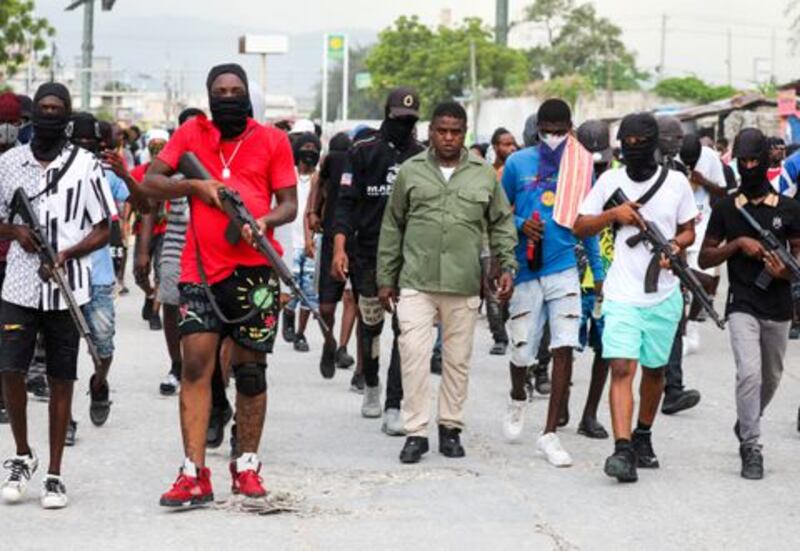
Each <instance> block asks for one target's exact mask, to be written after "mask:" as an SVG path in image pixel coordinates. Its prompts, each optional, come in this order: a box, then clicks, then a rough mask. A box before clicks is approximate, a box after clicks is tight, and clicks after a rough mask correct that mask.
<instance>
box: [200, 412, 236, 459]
mask: <svg viewBox="0 0 800 551" xmlns="http://www.w3.org/2000/svg"><path fill="white" fill-rule="evenodd" d="M232 417H233V410H232V409H231V405H230V404H229V403H226V404H225V405H224V406H222V407H218V406H214V407H212V408H211V417H209V420H208V432H206V447H207V448H211V449H216V448H219V447H220V446H221V445H222V441H223V440H224V439H225V425H227V424H228V423H229V422H230V420H231V418H232Z"/></svg>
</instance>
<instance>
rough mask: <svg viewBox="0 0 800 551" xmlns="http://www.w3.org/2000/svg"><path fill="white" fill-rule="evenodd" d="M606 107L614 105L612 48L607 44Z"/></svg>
mask: <svg viewBox="0 0 800 551" xmlns="http://www.w3.org/2000/svg"><path fill="white" fill-rule="evenodd" d="M606 107H608V108H609V109H611V108H612V107H614V69H613V67H612V64H611V50H610V48H609V47H608V44H606Z"/></svg>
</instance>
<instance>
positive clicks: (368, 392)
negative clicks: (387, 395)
mask: <svg viewBox="0 0 800 551" xmlns="http://www.w3.org/2000/svg"><path fill="white" fill-rule="evenodd" d="M381 413H382V408H381V385H378V386H376V387H374V388H373V387H367V388H365V389H364V401H363V402H362V403H361V415H362V416H364V417H366V418H367V419H377V418H378V417H380V416H381Z"/></svg>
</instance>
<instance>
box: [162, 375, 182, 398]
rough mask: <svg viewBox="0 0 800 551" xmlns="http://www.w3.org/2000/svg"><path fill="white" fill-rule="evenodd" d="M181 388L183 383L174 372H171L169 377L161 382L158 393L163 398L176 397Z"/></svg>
mask: <svg viewBox="0 0 800 551" xmlns="http://www.w3.org/2000/svg"><path fill="white" fill-rule="evenodd" d="M180 387H181V382H180V381H179V380H178V378H177V377H176V376H175V375H173V374H172V372H170V373H167V376H166V377H164V380H163V381H161V384H160V385H158V391H159V392H160V393H161V395H162V396H174V395H175V393H177V392H178V390H179V389H180Z"/></svg>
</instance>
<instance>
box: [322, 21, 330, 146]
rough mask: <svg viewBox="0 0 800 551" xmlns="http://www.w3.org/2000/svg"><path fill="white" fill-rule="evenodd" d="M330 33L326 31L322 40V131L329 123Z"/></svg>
mask: <svg viewBox="0 0 800 551" xmlns="http://www.w3.org/2000/svg"><path fill="white" fill-rule="evenodd" d="M329 40H330V35H329V34H328V33H325V37H324V38H323V40H322V133H323V134H324V133H325V127H326V126H327V124H328V41H329Z"/></svg>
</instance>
